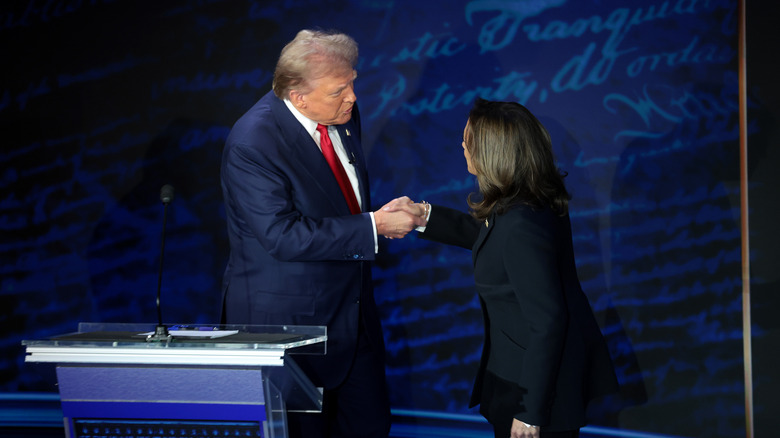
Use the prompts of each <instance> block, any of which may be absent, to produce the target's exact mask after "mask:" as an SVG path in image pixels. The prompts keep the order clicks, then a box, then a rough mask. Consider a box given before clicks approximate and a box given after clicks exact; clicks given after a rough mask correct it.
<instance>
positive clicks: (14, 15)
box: [0, 0, 779, 437]
mask: <svg viewBox="0 0 780 438" xmlns="http://www.w3.org/2000/svg"><path fill="white" fill-rule="evenodd" d="M750 6H751V5H748V8H749V11H750ZM773 8H774V9H776V7H773ZM772 15H773V14H772V11H770V10H756V11H752V12H751V15H750V16H749V17H752V18H751V20H753V21H752V22H755V23H757V26H758V25H759V24H760V25H762V26H764V27H762V28H761V29H764V31H762V32H761V33H757V32H756V33H750V34H749V36H752V38H751V39H749V41H759V42H760V41H763V39H766V38H769V36H768V35H769V34H776V30H775V29H774V27H773V26H772V25H771V24H769V17H771V16H772ZM775 16H776V15H775ZM737 18H738V17H737V5H736V2H734V1H725V0H721V1H718V0H711V1H706V0H698V1H697V0H670V1H661V0H655V1H647V0H643V1H633V2H623V1H618V0H587V1H576V2H575V1H568V2H567V1H564V0H528V1H509V0H507V1H500V0H496V1H487V0H473V1H466V0H452V1H446V2H445V1H425V0H422V1H407V0H399V1H393V0H366V1H358V0H354V1H343V0H342V1H328V0H321V1H316V2H314V1H302V0H278V1H243V0H234V1H228V0H222V1H220V0H200V1H190V2H186V1H131V0H114V1H109V0H104V1H99V0H91V1H89V0H72V1H68V0H32V1H11V2H3V3H2V6H0V48H1V50H2V52H1V53H2V63H3V67H2V83H1V84H0V128H2V130H1V131H0V132H1V133H2V134H1V135H2V148H1V149H0V163H1V164H0V190H1V191H0V232H2V239H1V240H0V255H1V256H2V265H1V266H0V270H1V271H0V272H1V274H0V275H2V277H1V281H2V283H1V286H0V307H1V308H2V319H0V330H2V340H1V341H0V392H3V393H6V395H7V396H8V397H10V398H13V396H14V395H20V396H23V395H27V394H40V395H41V397H42V398H45V396H46V394H50V393H56V387H55V386H54V382H53V379H52V378H51V376H50V375H47V374H46V372H44V371H43V370H41V369H39V368H38V367H36V366H32V365H29V364H25V363H24V351H23V348H22V346H21V341H22V340H23V339H37V338H44V337H48V336H52V335H56V334H61V333H64V332H71V331H74V330H76V326H77V323H78V322H80V321H93V322H97V321H111V322H155V321H156V311H155V307H154V302H155V292H156V287H157V264H158V257H159V248H160V229H161V223H162V213H163V210H162V206H161V204H160V201H159V191H160V187H161V186H162V185H163V184H171V185H173V186H174V187H175V188H176V198H175V200H174V201H173V203H172V204H171V205H170V207H169V209H168V224H167V236H166V254H165V273H164V278H163V283H162V284H163V288H162V296H163V309H162V311H163V316H164V319H165V321H166V322H171V323H216V322H218V319H219V318H218V315H217V310H218V307H219V306H218V304H219V303H218V301H219V297H220V281H221V274H222V270H223V268H224V265H225V263H226V260H227V238H226V233H225V223H224V209H223V206H222V195H221V191H220V188H219V162H220V156H221V151H222V147H223V143H224V140H225V138H226V136H227V134H228V132H229V130H230V127H231V125H232V124H233V122H234V121H235V120H236V119H237V118H238V117H239V116H240V115H241V114H242V113H243V112H244V111H245V110H247V109H248V108H249V107H250V106H251V105H252V104H253V103H254V102H255V101H256V100H257V99H258V98H259V97H260V96H262V95H263V94H264V93H265V92H266V91H268V90H269V89H270V85H271V83H270V80H271V76H272V72H273V68H274V65H275V61H276V58H277V56H278V53H279V51H280V50H281V48H282V46H283V45H284V44H285V43H286V42H287V41H289V40H290V39H292V38H293V37H294V35H295V33H296V32H297V31H298V30H300V29H302V28H309V27H320V28H335V29H339V30H342V31H345V32H347V33H349V34H351V35H352V36H353V37H354V38H355V39H356V40H357V41H358V43H359V44H360V52H361V63H360V65H359V67H358V73H359V78H358V80H357V82H356V92H357V94H358V99H359V103H360V105H361V114H362V116H363V123H364V138H363V143H364V145H365V147H366V149H367V150H366V152H367V156H368V165H369V170H370V173H371V178H372V198H373V199H374V202H375V204H376V205H375V206H374V208H378V207H379V206H381V205H382V204H384V203H385V202H387V201H389V200H390V199H392V198H394V197H396V196H400V195H408V196H410V197H412V198H413V199H415V200H421V199H425V200H427V201H429V202H433V203H440V204H445V205H448V206H452V207H460V208H463V209H464V210H465V208H466V205H465V198H466V196H467V195H468V194H469V193H470V192H472V191H475V190H476V185H475V180H474V178H473V177H472V176H471V175H469V174H468V173H467V172H466V166H465V163H464V160H463V156H462V151H461V147H460V142H461V136H462V130H463V126H464V124H465V121H466V116H467V113H468V110H469V108H470V107H471V104H472V103H473V101H474V99H475V98H476V97H477V96H480V97H483V98H487V99H491V100H513V101H518V102H520V103H522V104H524V105H526V106H527V107H528V108H529V109H531V111H533V112H534V113H535V114H536V115H537V116H538V117H539V118H540V120H541V121H542V122H543V123H544V124H545V125H546V126H547V128H548V129H549V131H550V133H551V135H552V138H553V142H554V146H555V150H556V153H557V158H558V160H559V161H560V167H561V168H562V169H563V170H565V171H567V172H568V174H569V175H568V177H567V178H566V181H567V185H568V187H569V189H570V191H571V192H572V194H573V196H574V199H573V201H572V204H571V208H572V223H573V227H574V238H575V242H574V243H575V248H576V252H577V257H578V270H579V274H580V277H581V281H582V285H583V287H584V289H585V290H586V293H587V295H588V297H589V298H590V300H591V303H592V305H593V307H594V310H595V311H596V313H597V316H598V319H599V322H600V324H601V327H602V329H603V332H604V334H605V335H606V336H607V339H608V341H609V345H610V349H611V353H612V355H613V358H614V361H615V363H616V365H617V367H618V373H619V378H620V381H621V383H622V386H623V391H622V394H621V397H620V398H615V399H611V400H606V401H604V402H602V403H600V404H598V405H596V406H594V409H593V424H594V425H597V426H603V427H608V428H615V429H620V430H625V431H645V432H648V433H653V434H665V435H675V436H692V437H693V436H697V437H698V436H744V435H745V422H746V418H745V408H744V397H745V390H744V385H743V365H744V362H743V354H742V348H743V347H742V346H743V334H742V301H741V293H742V285H741V268H740V262H741V257H740V231H739V230H740V207H739V196H740V190H739V141H738V140H739V139H738V134H739V125H738V93H739V87H738V72H737V67H738V56H737V54H738V52H737V24H738V21H737ZM752 22H751V21H749V23H748V25H749V26H750V24H751V23H752ZM751 32H752V31H751ZM768 45H769V44H766V45H758V46H750V47H751V50H754V51H750V50H749V51H748V59H749V60H752V59H754V58H751V56H753V54H754V53H755V54H756V55H755V56H756V57H762V56H763V55H766V57H767V59H769V58H770V57H774V56H775V55H774V53H773V52H772V51H771V50H769V49H767V48H765V47H766V46H768ZM756 59H757V58H756ZM750 62H751V63H752V64H749V65H754V66H757V68H756V69H755V70H752V69H751V70H750V71H749V74H753V73H755V76H751V78H755V79H754V80H753V81H751V82H749V84H748V85H749V86H748V98H747V100H748V105H749V107H750V111H751V112H750V123H749V132H750V141H751V143H750V145H751V149H750V157H751V166H750V171H751V186H750V187H751V204H750V206H751V222H752V224H753V227H752V234H751V236H752V239H751V249H752V257H753V267H754V268H753V290H754V301H753V314H754V321H753V322H754V324H753V348H754V350H755V351H754V352H755V365H754V373H755V376H754V377H755V383H756V385H755V397H756V418H757V422H756V428H757V431H759V432H760V431H767V435H765V436H768V435H769V434H771V433H770V432H769V431H775V430H777V428H778V427H779V425H778V419H777V417H778V416H777V413H778V412H777V403H776V401H774V400H775V399H774V396H773V394H775V393H776V392H777V387H778V375H777V372H776V371H774V370H776V369H778V368H779V364H778V361H777V358H776V355H775V353H774V351H775V350H776V349H777V345H778V342H777V339H778V334H777V333H778V324H777V318H775V317H773V315H772V313H773V312H774V311H776V309H777V305H776V304H777V298H776V295H777V292H778V288H777V282H778V269H777V268H778V263H777V260H778V257H777V249H776V248H777V237H776V233H773V232H771V231H772V230H771V228H770V227H773V228H774V226H775V225H774V224H777V223H778V214H777V207H776V205H775V204H776V201H777V196H776V189H777V187H778V184H777V180H778V178H777V176H776V173H777V171H776V168H777V164H778V156H777V155H778V151H777V148H772V147H770V145H772V144H773V143H774V142H775V139H776V137H777V128H776V122H777V120H776V114H777V101H776V100H775V99H774V97H773V96H775V95H774V94H773V91H774V90H775V89H776V85H774V84H773V83H772V78H771V74H770V71H771V72H774V71H776V70H770V69H768V68H766V66H767V65H770V63H771V61H750ZM380 253H381V254H380V256H379V260H378V261H377V263H376V264H375V268H374V275H375V281H376V297H377V302H378V304H379V306H380V308H381V311H382V314H383V316H384V328H385V335H386V341H387V348H388V362H387V371H388V376H389V379H390V385H391V390H392V402H393V407H394V409H395V410H396V412H404V413H406V414H410V413H411V414H410V415H412V416H414V415H415V413H419V414H421V415H427V416H433V417H435V416H437V415H443V414H444V413H447V414H464V415H475V416H476V415H477V413H476V411H475V410H469V409H468V408H467V407H466V406H467V402H468V395H469V391H470V388H471V383H472V378H473V373H474V371H475V368H476V366H477V361H478V358H479V353H480V346H481V342H482V321H481V312H480V310H479V305H478V301H477V299H476V295H475V291H474V288H473V287H472V284H473V279H472V271H471V256H470V253H469V252H467V251H464V250H461V249H457V248H449V247H444V246H437V245H436V244H432V243H429V242H424V241H422V240H420V239H418V238H417V237H416V236H414V235H410V236H409V237H407V238H406V239H404V240H392V241H387V240H386V241H383V242H382V244H381V250H380ZM758 436H762V434H761V433H759V434H758Z"/></svg>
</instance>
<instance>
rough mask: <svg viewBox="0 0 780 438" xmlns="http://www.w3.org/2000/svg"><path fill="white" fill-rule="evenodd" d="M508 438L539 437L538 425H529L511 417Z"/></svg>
mask: <svg viewBox="0 0 780 438" xmlns="http://www.w3.org/2000/svg"><path fill="white" fill-rule="evenodd" d="M510 438H539V426H531V425H528V424H525V423H523V422H522V421H520V420H518V419H517V418H513V419H512V435H511V437H510Z"/></svg>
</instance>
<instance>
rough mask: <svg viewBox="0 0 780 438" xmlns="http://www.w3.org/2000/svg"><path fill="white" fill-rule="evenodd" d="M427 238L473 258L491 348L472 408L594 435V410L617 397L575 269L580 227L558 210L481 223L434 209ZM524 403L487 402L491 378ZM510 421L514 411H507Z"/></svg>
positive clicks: (524, 209) (516, 212) (521, 209)
mask: <svg viewBox="0 0 780 438" xmlns="http://www.w3.org/2000/svg"><path fill="white" fill-rule="evenodd" d="M421 237H423V238H425V239H430V240H434V241H439V242H443V243H449V244H453V245H458V246H461V247H464V248H471V249H472V257H473V262H474V279H475V283H476V288H477V292H478V293H479V297H480V303H481V305H482V310H483V314H484V316H485V321H484V322H485V345H484V348H483V352H482V360H481V363H480V366H479V371H478V373H477V378H476V382H475V384H474V389H473V392H472V396H471V404H470V406H475V405H477V404H481V405H482V406H480V408H481V409H480V411H481V412H482V413H483V415H485V416H486V417H487V418H488V420H489V421H490V422H491V423H495V421H511V420H510V419H494V418H490V415H489V413H488V411H490V412H496V410H494V409H486V408H487V406H486V405H491V404H496V403H515V404H516V405H514V406H510V407H509V408H508V409H509V412H511V413H510V414H509V415H510V416H514V417H515V418H517V419H519V420H522V421H524V422H526V423H529V424H533V425H537V426H543V427H546V429H547V430H574V429H578V428H580V427H582V426H584V425H585V410H586V407H587V403H588V401H590V400H592V399H593V398H595V397H598V396H601V395H605V394H608V393H612V392H615V391H616V390H617V379H616V377H615V373H614V369H613V366H612V361H611V358H610V356H609V352H608V350H607V346H606V342H605V341H604V338H603V336H602V334H601V331H600V329H599V327H598V324H597V323H596V320H595V318H594V316H593V311H592V310H591V307H590V304H589V303H588V300H587V297H586V296H585V294H584V293H583V291H582V288H581V287H580V282H579V279H578V277H577V271H576V267H575V264H574V251H573V248H572V237H571V224H570V221H569V217H568V216H563V217H562V216H559V215H557V214H555V213H554V212H553V211H552V210H550V209H549V208H545V209H536V210H535V209H532V208H531V207H529V206H525V205H520V206H516V207H513V208H512V209H510V210H509V211H507V212H505V213H504V214H501V215H495V214H493V215H492V216H491V217H490V218H489V219H488V220H487V221H486V222H484V223H478V222H477V221H476V220H474V219H473V218H472V217H471V216H470V215H468V214H466V213H462V212H458V211H455V210H452V209H449V208H446V207H441V206H433V207H432V210H431V216H430V219H429V221H428V225H427V227H426V230H425V232H423V233H421ZM491 375H493V376H497V377H499V379H498V381H501V382H503V381H506V383H507V385H508V386H511V388H505V389H506V391H503V392H504V393H505V394H506V393H511V394H516V396H517V397H520V398H522V401H521V402H520V403H519V404H517V400H500V397H499V398H495V397H494V398H493V399H491V400H484V399H483V384H484V383H485V382H486V376H487V377H488V378H489V379H490V384H491V385H493V384H494V383H493V382H495V381H496V379H493V378H492V376H491ZM499 411H504V412H506V411H507V408H506V407H505V408H504V409H499Z"/></svg>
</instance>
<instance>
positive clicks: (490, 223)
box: [471, 214, 496, 264]
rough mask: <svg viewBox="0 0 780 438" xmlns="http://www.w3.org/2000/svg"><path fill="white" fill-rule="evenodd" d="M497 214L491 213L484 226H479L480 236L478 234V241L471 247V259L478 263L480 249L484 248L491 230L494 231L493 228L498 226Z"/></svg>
mask: <svg viewBox="0 0 780 438" xmlns="http://www.w3.org/2000/svg"><path fill="white" fill-rule="evenodd" d="M495 220H496V215H495V214H491V215H490V217H489V218H488V219H486V220H485V222H483V224H482V226H481V227H479V236H477V241H476V242H474V247H473V248H472V249H471V261H472V262H473V263H474V264H476V263H477V256H478V255H479V250H480V249H482V245H484V243H485V240H487V237H488V235H489V234H490V232H491V231H493V228H495V227H496V224H495Z"/></svg>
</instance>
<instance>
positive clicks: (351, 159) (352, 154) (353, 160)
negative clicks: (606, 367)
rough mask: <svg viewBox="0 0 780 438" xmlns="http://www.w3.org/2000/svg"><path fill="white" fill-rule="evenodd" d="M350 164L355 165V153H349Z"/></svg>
mask: <svg viewBox="0 0 780 438" xmlns="http://www.w3.org/2000/svg"><path fill="white" fill-rule="evenodd" d="M349 164H351V165H353V166H354V165H355V153H354V152H352V151H350V152H349Z"/></svg>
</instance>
